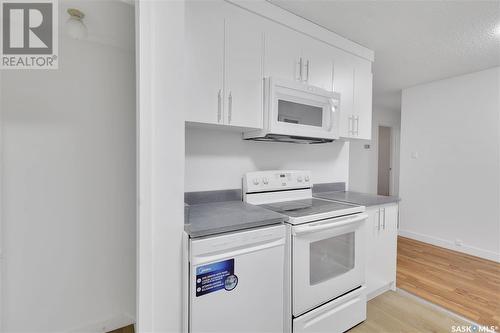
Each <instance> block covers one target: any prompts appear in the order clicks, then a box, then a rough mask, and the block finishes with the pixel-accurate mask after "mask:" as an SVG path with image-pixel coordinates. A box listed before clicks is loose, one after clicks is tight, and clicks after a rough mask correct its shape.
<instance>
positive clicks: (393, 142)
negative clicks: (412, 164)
mask: <svg viewBox="0 0 500 333" xmlns="http://www.w3.org/2000/svg"><path fill="white" fill-rule="evenodd" d="M380 126H382V127H389V128H390V129H391V137H390V148H389V149H390V152H391V156H390V159H389V167H390V171H389V195H394V193H395V175H394V168H395V166H396V164H397V161H396V152H397V147H398V143H399V128H397V126H396V125H395V124H393V123H389V122H386V121H381V122H378V123H377V188H378V152H379V147H380V142H379V128H380ZM398 174H399V172H398Z"/></svg>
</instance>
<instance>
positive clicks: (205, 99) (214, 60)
mask: <svg viewBox="0 0 500 333" xmlns="http://www.w3.org/2000/svg"><path fill="white" fill-rule="evenodd" d="M222 5H223V3H222V2H221V1H195V0H193V1H186V12H185V16H186V19H185V33H186V35H185V36H186V48H185V49H186V53H185V60H186V61H185V65H186V66H185V72H186V82H187V89H186V90H187V91H188V92H189V94H191V95H188V96H186V121H193V122H201V123H209V124H218V123H222V122H223V102H224V91H223V61H224V17H223V15H222V11H221V8H222ZM171 66H175V64H171Z"/></svg>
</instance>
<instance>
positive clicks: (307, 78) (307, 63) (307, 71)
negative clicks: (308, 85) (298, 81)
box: [306, 59, 309, 82]
mask: <svg viewBox="0 0 500 333" xmlns="http://www.w3.org/2000/svg"><path fill="white" fill-rule="evenodd" d="M306 69H307V70H306V82H309V59H307V62H306Z"/></svg>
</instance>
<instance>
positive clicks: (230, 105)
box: [227, 92, 233, 123]
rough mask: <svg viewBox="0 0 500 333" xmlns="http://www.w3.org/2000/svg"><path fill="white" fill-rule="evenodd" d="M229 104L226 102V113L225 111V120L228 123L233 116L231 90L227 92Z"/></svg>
mask: <svg viewBox="0 0 500 333" xmlns="http://www.w3.org/2000/svg"><path fill="white" fill-rule="evenodd" d="M228 100H229V104H228V113H227V121H228V123H231V119H232V117H233V95H231V92H229V97H228Z"/></svg>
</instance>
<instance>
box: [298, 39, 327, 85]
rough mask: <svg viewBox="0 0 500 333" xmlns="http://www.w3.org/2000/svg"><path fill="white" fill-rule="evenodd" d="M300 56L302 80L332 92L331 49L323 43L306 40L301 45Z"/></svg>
mask: <svg viewBox="0 0 500 333" xmlns="http://www.w3.org/2000/svg"><path fill="white" fill-rule="evenodd" d="M302 54H303V55H304V64H303V66H304V67H303V70H302V72H303V80H304V81H306V82H307V83H308V84H310V85H313V86H316V87H320V88H323V89H325V90H328V91H332V89H333V79H332V75H333V54H332V47H331V46H329V45H327V44H325V43H323V42H320V41H317V40H315V39H312V38H308V39H307V40H306V42H305V43H304V45H303V51H302Z"/></svg>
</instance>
